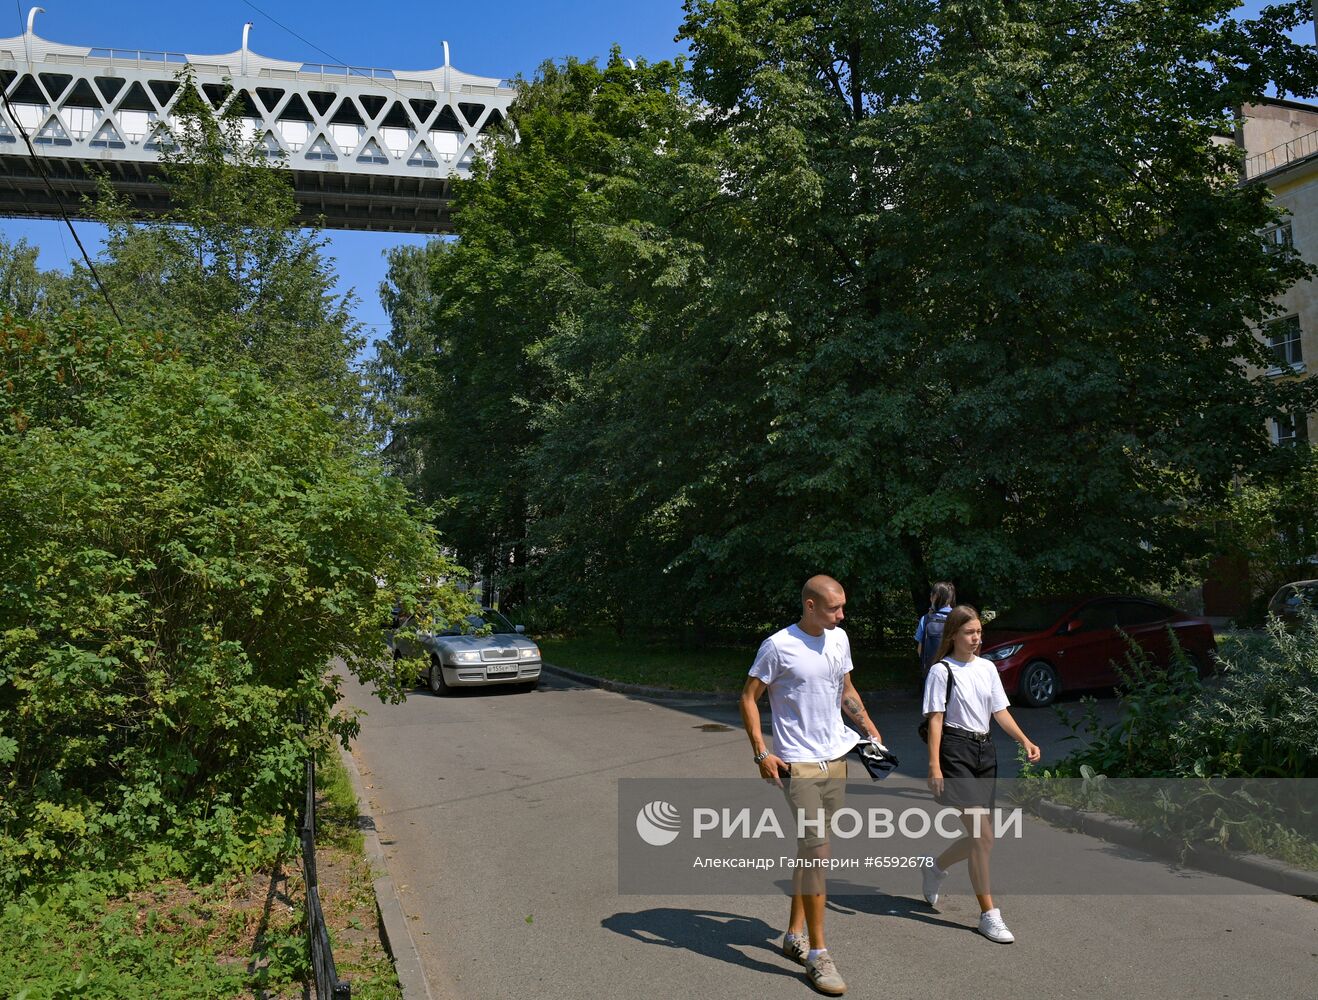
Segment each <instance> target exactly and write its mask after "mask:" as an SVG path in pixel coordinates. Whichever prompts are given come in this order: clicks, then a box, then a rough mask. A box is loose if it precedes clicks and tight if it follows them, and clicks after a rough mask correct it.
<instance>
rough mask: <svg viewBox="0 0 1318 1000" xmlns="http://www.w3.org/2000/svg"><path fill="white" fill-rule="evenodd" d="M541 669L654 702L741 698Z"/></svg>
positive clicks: (876, 694)
mask: <svg viewBox="0 0 1318 1000" xmlns="http://www.w3.org/2000/svg"><path fill="white" fill-rule="evenodd" d="M540 669H541V670H543V671H544V672H545V673H549V674H554V675H556V676H559V677H564V678H566V679H568V680H570V681H576V682H577V683H578V684H585V685H587V686H589V687H594V688H600V689H601V690H604V691H612V692H614V693H615V694H629V695H634V696H635V697H637V698H649V699H652V700H654V701H687V702H690V701H702V702H710V701H713V702H719V703H720V704H727V705H735V704H736V703H737V702H738V701H740V700H741V692H740V691H678V690H676V689H674V688H660V687H650V686H648V685H645V684H628V683H625V682H623V681H615V680H613V679H612V678H609V677H596V676H594V675H592V674H583V673H581V672H580V671H577V670H569V669H568V668H567V667H560V666H556V665H555V664H552V663H543V662H542V663H541V664H540ZM860 696H861V697H862V698H881V699H883V700H884V702H885V703H891V702H893V701H909V702H912V703H916V702H918V701H919V699H918V698H917V697H916V696H915V695H913V694H910V693H909V692H906V691H861V692H860Z"/></svg>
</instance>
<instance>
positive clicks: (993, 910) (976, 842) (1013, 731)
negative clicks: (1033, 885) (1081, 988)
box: [924, 604, 1039, 944]
mask: <svg viewBox="0 0 1318 1000" xmlns="http://www.w3.org/2000/svg"><path fill="white" fill-rule="evenodd" d="M982 638H983V626H982V625H980V623H979V612H978V611H976V610H975V609H974V608H972V607H970V605H968V604H959V605H957V606H956V607H955V608H953V609H952V611H951V612H950V613H949V614H948V616H947V622H946V624H945V625H944V627H943V641H942V643H940V644H939V649H938V659H937V661H936V662H935V663H934V665H933V666H932V667H930V669H929V676H928V678H926V681H925V687H924V714H925V716H926V717H927V718H928V719H929V779H928V781H929V790H930V791H932V792H933V793H934V798H936V799H937V800H938V801H939V802H940V803H942V804H943V805H945V806H952V807H954V808H957V809H960V810H962V813H961V822H962V825H964V826H965V828H966V834H967V836H965V837H963V838H962V839H961V840H958V841H957V842H956V843H955V844H953V845H952V846H951V847H949V848H948V849H947V850H946V851H944V852H943V853H942V854H941V855H939V857H938V858H937V859H936V861H935V863H934V867H932V868H926V869H924V898H925V899H927V900H928V901H929V905H930V906H934V905H936V904H937V903H938V896H939V892H940V890H941V888H942V884H943V880H944V879H945V878H947V869H948V868H949V867H951V866H952V865H954V864H956V863H957V862H958V861H969V862H970V884H971V885H972V886H973V887H974V889H975V896H976V898H977V899H978V900H979V909H980V915H979V932H980V933H981V934H983V935H984V936H985V937H986V938H988V939H989V940H990V941H998V942H1000V943H1002V944H1009V943H1011V942H1012V941H1015V940H1016V939H1015V937H1013V936H1012V933H1011V931H1009V930H1007V925H1006V924H1005V923H1003V921H1002V914H1001V913H1000V912H999V910H998V908H997V907H996V906H994V905H993V894H992V891H991V890H990V887H989V854H990V853H991V851H992V850H993V821H992V817H991V815H988V814H985V813H984V812H982V811H983V810H989V811H990V812H991V810H992V809H993V792H994V783H995V781H996V779H997V774H998V757H997V752H996V750H994V747H993V739H992V736H991V735H990V733H989V720H990V719H996V720H997V721H998V725H999V726H1001V727H1002V729H1003V731H1004V732H1005V733H1006V734H1007V735H1008V736H1010V737H1011V738H1012V739H1014V740H1015V741H1016V742H1017V743H1019V744H1020V745H1021V746H1023V747H1024V748H1025V756H1026V758H1027V759H1028V760H1030V761H1031V762H1034V761H1037V760H1038V759H1039V748H1038V747H1037V746H1035V745H1034V744H1033V743H1031V742H1030V740H1029V738H1028V737H1027V736H1026V735H1025V734H1024V733H1023V732H1021V728H1020V726H1018V725H1016V720H1015V719H1013V718H1012V717H1011V712H1010V711H1008V710H1007V705H1008V702H1007V695H1006V692H1004V691H1003V690H1002V679H1001V678H1000V677H998V670H997V668H996V667H995V666H994V665H993V664H992V663H990V662H989V661H988V660H986V659H984V658H983V657H981V656H979V655H978V654H979V644H980V641H981V639H982ZM949 672H950V677H951V684H950V686H949V683H948V678H949ZM977 820H978V822H977Z"/></svg>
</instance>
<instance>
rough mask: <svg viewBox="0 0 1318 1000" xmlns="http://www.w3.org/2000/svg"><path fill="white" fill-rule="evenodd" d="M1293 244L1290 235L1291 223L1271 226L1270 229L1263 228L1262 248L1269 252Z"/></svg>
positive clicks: (1293, 240) (1293, 241) (1274, 251)
mask: <svg viewBox="0 0 1318 1000" xmlns="http://www.w3.org/2000/svg"><path fill="white" fill-rule="evenodd" d="M1294 245H1295V239H1294V237H1293V236H1292V235H1291V224H1290V223H1289V222H1287V223H1286V224H1285V225H1281V226H1273V227H1272V228H1271V229H1265V230H1263V249H1264V250H1267V251H1268V252H1269V253H1276V252H1277V251H1278V250H1280V249H1281V248H1282V247H1292V246H1294Z"/></svg>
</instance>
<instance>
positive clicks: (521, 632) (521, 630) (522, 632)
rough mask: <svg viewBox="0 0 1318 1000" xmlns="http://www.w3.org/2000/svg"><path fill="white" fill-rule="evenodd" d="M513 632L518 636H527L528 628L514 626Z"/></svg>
mask: <svg viewBox="0 0 1318 1000" xmlns="http://www.w3.org/2000/svg"><path fill="white" fill-rule="evenodd" d="M513 630H514V631H515V632H516V633H517V634H518V635H525V634H526V626H525V625H514V626H513Z"/></svg>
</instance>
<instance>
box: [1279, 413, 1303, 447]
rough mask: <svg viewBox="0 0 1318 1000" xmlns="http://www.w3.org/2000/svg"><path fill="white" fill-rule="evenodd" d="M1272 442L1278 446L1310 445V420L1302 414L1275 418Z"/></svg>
mask: <svg viewBox="0 0 1318 1000" xmlns="http://www.w3.org/2000/svg"><path fill="white" fill-rule="evenodd" d="M1272 440H1273V441H1275V442H1276V443H1277V444H1308V443H1309V418H1308V417H1307V416H1306V415H1305V414H1303V413H1300V412H1296V413H1292V414H1291V415H1290V416H1289V417H1274V418H1273V420H1272Z"/></svg>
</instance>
